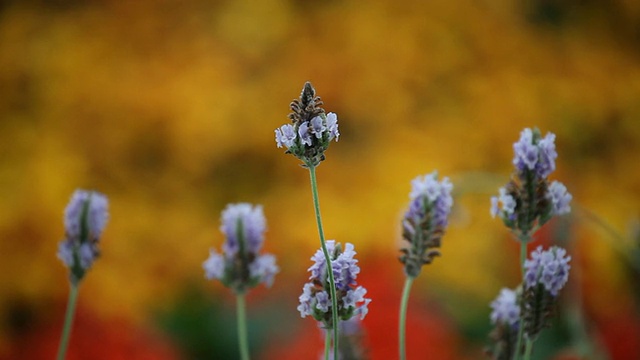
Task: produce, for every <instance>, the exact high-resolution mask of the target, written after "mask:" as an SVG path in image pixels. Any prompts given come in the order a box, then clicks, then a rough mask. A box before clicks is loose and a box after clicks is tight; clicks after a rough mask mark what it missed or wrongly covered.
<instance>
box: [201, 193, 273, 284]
mask: <svg viewBox="0 0 640 360" xmlns="http://www.w3.org/2000/svg"><path fill="white" fill-rule="evenodd" d="M265 229H266V220H265V218H264V214H263V212H262V207H261V206H252V205H251V204H247V203H240V204H229V205H227V207H226V208H225V210H224V211H223V212H222V225H221V226H220V230H221V231H222V233H223V234H224V235H225V238H226V241H225V242H224V244H223V245H222V254H220V253H218V252H217V251H216V250H215V249H211V250H210V253H209V258H208V259H207V260H206V261H205V262H204V263H203V264H202V267H203V268H204V271H205V276H206V278H207V279H218V280H220V281H221V282H222V283H223V284H224V285H225V286H227V287H230V288H232V289H233V290H234V291H235V292H236V293H237V294H242V293H245V292H246V291H247V290H248V289H250V288H252V287H255V286H256V285H258V284H259V283H264V284H265V285H266V286H267V287H269V286H271V285H272V284H273V280H274V277H275V275H276V274H277V273H278V271H279V268H278V266H277V265H276V259H275V256H273V255H271V254H260V249H261V248H262V244H263V242H264V231H265Z"/></svg>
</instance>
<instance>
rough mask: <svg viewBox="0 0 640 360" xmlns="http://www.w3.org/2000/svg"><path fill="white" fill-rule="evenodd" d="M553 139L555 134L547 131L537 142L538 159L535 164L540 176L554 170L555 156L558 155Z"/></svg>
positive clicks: (544, 175)
mask: <svg viewBox="0 0 640 360" xmlns="http://www.w3.org/2000/svg"><path fill="white" fill-rule="evenodd" d="M555 140H556V135H555V134H553V133H547V135H546V136H545V137H544V139H541V140H540V141H539V142H538V148H539V150H540V161H539V162H538V165H537V173H538V176H539V177H541V178H546V177H548V176H549V175H550V174H551V173H552V172H554V171H555V170H556V158H557V157H558V153H557V152H556V144H555Z"/></svg>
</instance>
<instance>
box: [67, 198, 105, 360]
mask: <svg viewBox="0 0 640 360" xmlns="http://www.w3.org/2000/svg"><path fill="white" fill-rule="evenodd" d="M108 217H109V214H108V200H107V198H106V197H105V196H104V195H102V194H100V193H98V192H95V191H86V190H81V189H78V190H76V191H75V192H74V193H73V195H72V196H71V200H70V201H69V204H68V205H67V207H66V208H65V211H64V227H65V240H63V241H62V242H60V244H59V245H58V258H59V259H60V260H61V261H62V262H63V263H64V264H65V266H67V267H68V268H69V283H70V286H71V289H70V292H69V300H68V303H67V310H66V314H65V317H64V325H63V328H62V336H61V339H60V346H59V347H58V360H62V359H64V358H65V357H66V354H67V347H68V344H69V338H70V336H71V327H72V324H73V317H74V314H75V308H76V302H77V299H78V290H79V289H78V287H79V286H80V281H81V280H82V279H83V278H84V276H85V275H86V273H87V271H88V270H89V269H90V268H91V265H93V262H94V261H95V260H96V259H97V258H98V256H99V255H100V251H99V249H98V244H99V242H100V236H101V235H102V231H103V230H104V227H105V225H106V223H107V220H108Z"/></svg>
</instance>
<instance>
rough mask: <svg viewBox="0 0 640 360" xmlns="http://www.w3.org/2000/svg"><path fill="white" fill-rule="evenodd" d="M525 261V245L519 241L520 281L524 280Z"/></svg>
mask: <svg viewBox="0 0 640 360" xmlns="http://www.w3.org/2000/svg"><path fill="white" fill-rule="evenodd" d="M526 260H527V243H526V242H525V241H520V270H521V272H522V279H523V280H524V272H525V271H524V262H525V261H526Z"/></svg>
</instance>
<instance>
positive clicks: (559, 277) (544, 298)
mask: <svg viewBox="0 0 640 360" xmlns="http://www.w3.org/2000/svg"><path fill="white" fill-rule="evenodd" d="M566 255H567V252H566V251H565V250H564V249H562V248H559V247H557V246H553V247H551V248H550V249H548V250H546V251H543V250H542V247H541V246H539V247H538V248H537V249H536V250H535V251H533V252H531V259H529V260H526V261H525V263H524V268H525V274H524V286H523V289H524V293H523V300H522V306H521V311H522V319H523V328H524V334H525V335H526V336H527V338H529V339H535V338H536V337H537V336H538V334H539V333H540V332H541V331H542V330H543V329H544V328H545V327H548V326H549V325H550V320H551V318H552V317H553V315H554V313H555V307H556V306H555V305H556V303H557V301H558V294H559V292H560V290H561V289H562V288H563V287H564V286H565V284H566V283H567V281H568V280H569V269H570V268H571V266H569V261H570V260H571V257H570V256H566Z"/></svg>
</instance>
